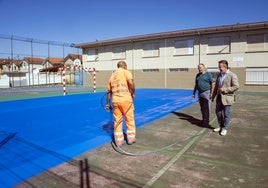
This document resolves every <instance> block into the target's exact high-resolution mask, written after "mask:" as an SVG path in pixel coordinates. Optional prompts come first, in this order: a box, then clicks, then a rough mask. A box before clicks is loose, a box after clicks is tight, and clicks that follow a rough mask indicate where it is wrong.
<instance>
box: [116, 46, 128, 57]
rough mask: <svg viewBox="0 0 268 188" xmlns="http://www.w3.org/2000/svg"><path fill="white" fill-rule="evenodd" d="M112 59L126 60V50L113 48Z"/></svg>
mask: <svg viewBox="0 0 268 188" xmlns="http://www.w3.org/2000/svg"><path fill="white" fill-rule="evenodd" d="M113 59H126V48H125V47H114V48H113Z"/></svg>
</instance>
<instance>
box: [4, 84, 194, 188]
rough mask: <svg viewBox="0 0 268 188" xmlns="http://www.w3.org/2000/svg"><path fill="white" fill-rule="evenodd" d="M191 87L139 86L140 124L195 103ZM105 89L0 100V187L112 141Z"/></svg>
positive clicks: (136, 114) (12, 183)
mask: <svg viewBox="0 0 268 188" xmlns="http://www.w3.org/2000/svg"><path fill="white" fill-rule="evenodd" d="M191 94H192V91H191V90H178V89H138V90H137V91H136V99H135V101H134V104H135V120H136V126H137V128H139V127H141V126H144V125H146V124H147V123H150V122H152V121H154V120H156V119H158V118H161V117H163V116H165V115H167V114H169V113H171V112H172V111H177V110H180V109H182V108H184V107H187V106H189V105H191V104H193V103H195V102H196V99H192V98H191ZM103 105H105V93H104V92H99V93H88V94H78V95H66V96H57V97H46V98H37V99H27V100H15V101H6V102H0V117H1V119H0V187H12V186H14V185H15V184H17V183H19V182H21V181H23V180H25V179H27V178H29V177H32V176H34V175H36V174H38V173H41V172H43V171H45V170H47V169H49V168H51V167H53V166H56V165H58V164H60V163H62V162H65V161H68V160H70V159H72V158H74V157H76V156H78V155H80V154H82V153H84V152H86V151H89V150H92V149H94V148H97V147H99V146H101V145H103V144H106V143H109V142H110V141H111V136H112V132H113V130H112V121H113V119H112V114H111V113H109V112H106V111H105V110H104V108H103Z"/></svg>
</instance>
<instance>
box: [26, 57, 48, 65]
mask: <svg viewBox="0 0 268 188" xmlns="http://www.w3.org/2000/svg"><path fill="white" fill-rule="evenodd" d="M24 61H26V62H28V63H29V64H40V65H41V64H43V63H44V59H42V58H39V57H25V58H24Z"/></svg>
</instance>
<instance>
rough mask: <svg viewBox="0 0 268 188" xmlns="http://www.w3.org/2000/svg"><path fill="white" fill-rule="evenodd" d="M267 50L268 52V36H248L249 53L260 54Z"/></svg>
mask: <svg viewBox="0 0 268 188" xmlns="http://www.w3.org/2000/svg"><path fill="white" fill-rule="evenodd" d="M266 50H268V34H257V35H248V36H247V52H258V51H266Z"/></svg>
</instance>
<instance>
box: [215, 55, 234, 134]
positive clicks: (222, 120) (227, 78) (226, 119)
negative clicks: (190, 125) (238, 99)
mask: <svg viewBox="0 0 268 188" xmlns="http://www.w3.org/2000/svg"><path fill="white" fill-rule="evenodd" d="M218 66H219V70H220V73H219V74H218V77H217V80H216V83H215V88H214V90H213V93H212V101H214V98H215V97H216V110H215V112H216V116H217V119H218V124H219V127H217V128H215V129H213V131H214V132H219V131H220V134H221V135H222V136H224V135H226V134H227V130H228V128H229V125H230V122H231V118H230V111H231V105H232V104H233V103H234V102H235V91H237V90H238V88H239V83H238V77H237V75H236V74H235V73H233V72H231V71H230V70H229V67H228V61H226V60H221V61H219V62H218Z"/></svg>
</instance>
